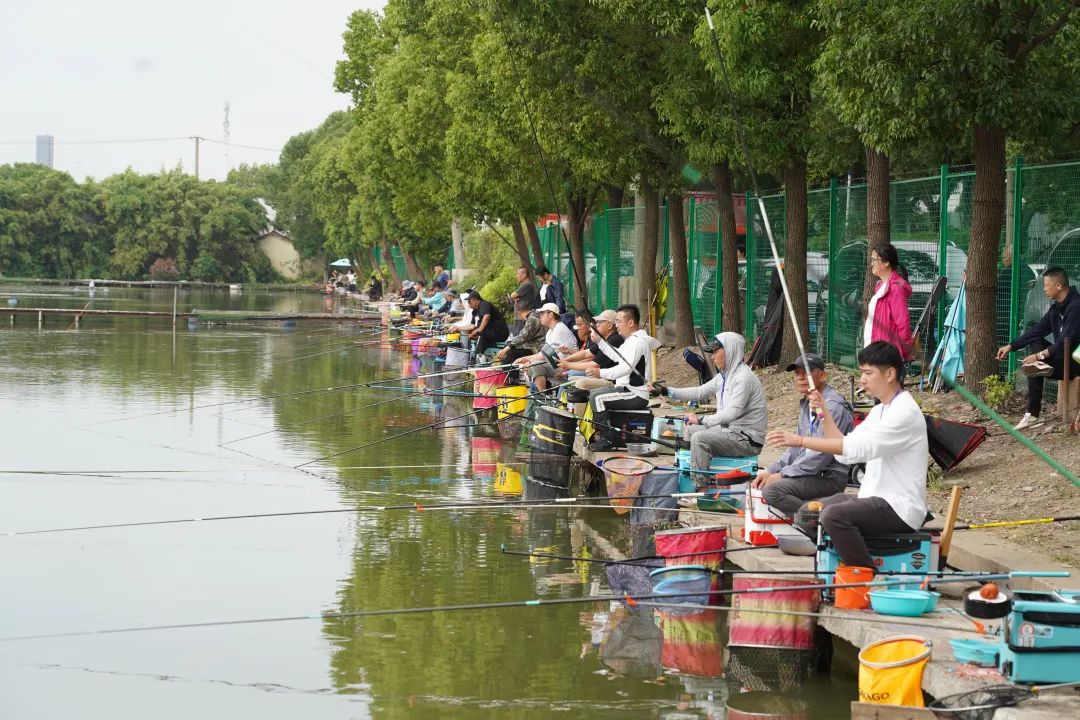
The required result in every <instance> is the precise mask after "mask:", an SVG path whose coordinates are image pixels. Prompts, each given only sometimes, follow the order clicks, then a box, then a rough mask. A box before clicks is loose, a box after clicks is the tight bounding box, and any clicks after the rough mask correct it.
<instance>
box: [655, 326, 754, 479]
mask: <svg viewBox="0 0 1080 720" xmlns="http://www.w3.org/2000/svg"><path fill="white" fill-rule="evenodd" d="M745 347H746V340H744V339H743V336H742V335H739V334H738V333H733V332H722V333H720V334H719V335H717V336H716V337H715V338H714V340H713V342H711V343H709V344H707V345H705V346H704V347H702V348H701V349H702V350H703V351H705V352H706V353H709V354H710V355H712V360H713V363H715V365H716V367H717V369H718V370H719V372H717V374H716V377H714V378H713V379H712V380H710V381H709V382H707V383H705V384H704V385H699V386H698V387H688V388H669V387H664V386H663V385H658V386H656V387H655V388H654V389H655V390H659V392H660V394H662V395H667V396H668V397H672V398H675V399H677V400H687V401H693V402H698V403H700V402H702V401H703V400H706V399H707V398H710V397H713V396H715V397H716V412H715V413H713V414H712V415H709V416H708V417H704V418H701V419H700V420H699V419H698V417H697V415H695V414H694V413H690V414H689V415H688V416H687V418H686V423H687V429H686V430H687V433H689V434H690V463H691V466H692V468H693V469H694V470H708V469H709V462H710V461H711V460H712V459H713V458H714V457H746V456H750V455H757V454H758V453H760V452H761V446H762V444H764V442H765V429H766V425H767V422H768V416H767V413H766V403H765V389H764V388H762V387H761V381H760V380H758V377H757V375H755V374H754V371H753V370H751V369H750V367H749V366H748V365H747V364H746V363H744V362H743V350H744V348H745Z"/></svg>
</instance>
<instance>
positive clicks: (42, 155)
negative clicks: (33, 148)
mask: <svg viewBox="0 0 1080 720" xmlns="http://www.w3.org/2000/svg"><path fill="white" fill-rule="evenodd" d="M54 145H55V141H54V139H53V136H52V135H38V136H37V160H36V162H37V164H38V165H44V166H45V167H52V166H53V160H54V159H55V151H54Z"/></svg>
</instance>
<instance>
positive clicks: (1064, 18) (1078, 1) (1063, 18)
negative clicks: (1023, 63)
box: [1016, 0, 1080, 60]
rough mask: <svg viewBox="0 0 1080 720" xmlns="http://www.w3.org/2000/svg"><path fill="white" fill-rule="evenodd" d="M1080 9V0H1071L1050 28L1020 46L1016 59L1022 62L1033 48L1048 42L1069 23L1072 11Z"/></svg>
mask: <svg viewBox="0 0 1080 720" xmlns="http://www.w3.org/2000/svg"><path fill="white" fill-rule="evenodd" d="M1078 7H1080V0H1072V2H1071V3H1069V5H1068V7H1066V8H1065V9H1064V10H1062V11H1061V14H1060V15H1058V16H1057V19H1056V20H1054V22H1053V23H1051V25H1050V27H1048V28H1046V29H1045V30H1043V31H1042V32H1041V33H1038V34H1036V35H1033V36H1032V37H1031V39H1030V40H1028V41H1027V42H1026V43H1024V44H1022V45H1021V46H1020V48H1019V49H1018V50H1017V51H1016V59H1017V60H1024V59H1025V58H1026V57H1027V56H1028V55H1030V54H1031V51H1032V50H1034V49H1035V48H1037V47H1039V46H1040V45H1043V44H1045V43H1047V42H1049V41H1050V40H1051V39H1052V38H1053V37H1054V36H1055V35H1057V34H1058V32H1060V31H1061V28H1063V27H1065V23H1067V22H1069V16H1070V15H1072V11H1073V10H1075V9H1076V8H1078Z"/></svg>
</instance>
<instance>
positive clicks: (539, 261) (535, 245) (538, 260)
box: [521, 215, 566, 282]
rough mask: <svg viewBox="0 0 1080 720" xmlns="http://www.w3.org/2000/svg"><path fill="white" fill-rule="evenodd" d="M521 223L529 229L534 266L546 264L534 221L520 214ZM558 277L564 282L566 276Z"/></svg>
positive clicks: (553, 270) (552, 270) (552, 269)
mask: <svg viewBox="0 0 1080 720" xmlns="http://www.w3.org/2000/svg"><path fill="white" fill-rule="evenodd" d="M521 224H522V225H524V226H525V229H526V230H528V231H529V246H530V247H532V254H533V264H534V265H536V267H540V266H541V265H544V264H546V263H545V260H544V248H543V247H541V246H540V233H538V232H537V231H536V223H535V222H534V221H532V220H530V219H528V218H527V217H525V216H524V215H522V216H521ZM549 269H550V270H551V272H555V269H554V268H549ZM559 279H560V280H562V281H564V282H565V281H566V278H559Z"/></svg>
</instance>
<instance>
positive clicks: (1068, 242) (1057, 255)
mask: <svg viewBox="0 0 1080 720" xmlns="http://www.w3.org/2000/svg"><path fill="white" fill-rule="evenodd" d="M1043 260H1044V262H1040V263H1038V264H1032V265H1029V266H1028V267H1030V268H1031V270H1032V273H1033V275H1034V277H1033V278H1027V277H1026V274H1025V279H1026V280H1027V287H1026V288H1025V284H1024V281H1021V288H1023V289H1026V293H1027V294H1026V296H1025V298H1024V310H1023V314H1022V318H1023V321H1022V322H1023V326H1022V327H1025V328H1026V327H1028V326H1030V325H1032V324H1034V323H1036V322H1038V321H1039V319H1040V318H1042V316H1043V315H1045V314H1046V311H1047V310H1049V309H1050V301H1049V300H1047V299H1046V295H1044V294H1043V290H1042V274H1043V272H1045V271H1046V269H1047V268H1052V267H1060V268H1063V269H1064V270H1065V272H1067V273H1068V274H1069V283H1070V284H1071V285H1074V286H1077V287H1080V227H1076V228H1073V229H1072V230H1067V231H1065V232H1063V233H1062V234H1061V235H1060V236H1059V237H1058V238H1057V240H1055V241H1054V242H1053V243H1052V244H1051V246H1050V251H1049V252H1047V253H1046V255H1045V256H1044V258H1043ZM1020 329H1021V328H1011V332H1010V334H1013V333H1015V332H1017V331H1019V330H1020ZM1074 345H1075V341H1074Z"/></svg>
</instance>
